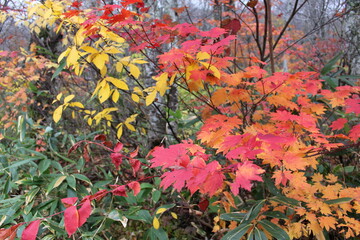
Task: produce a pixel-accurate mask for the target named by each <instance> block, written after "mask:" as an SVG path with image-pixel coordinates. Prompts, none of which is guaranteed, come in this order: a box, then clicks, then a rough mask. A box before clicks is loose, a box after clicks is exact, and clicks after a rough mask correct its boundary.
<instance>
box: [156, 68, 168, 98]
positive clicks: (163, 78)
mask: <svg viewBox="0 0 360 240" xmlns="http://www.w3.org/2000/svg"><path fill="white" fill-rule="evenodd" d="M154 79H155V80H156V81H157V82H156V88H155V89H156V90H157V91H158V92H159V93H160V95H161V96H164V94H165V92H166V90H167V89H169V87H168V86H167V79H168V73H162V74H161V75H160V76H159V77H158V78H154Z"/></svg>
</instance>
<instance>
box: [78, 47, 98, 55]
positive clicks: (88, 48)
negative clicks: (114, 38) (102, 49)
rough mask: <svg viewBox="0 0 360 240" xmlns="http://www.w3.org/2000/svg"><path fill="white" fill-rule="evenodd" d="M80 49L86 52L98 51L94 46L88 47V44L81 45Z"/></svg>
mask: <svg viewBox="0 0 360 240" xmlns="http://www.w3.org/2000/svg"><path fill="white" fill-rule="evenodd" d="M81 49H82V50H84V51H85V52H88V53H99V51H98V50H96V49H95V48H93V47H90V46H83V47H81Z"/></svg>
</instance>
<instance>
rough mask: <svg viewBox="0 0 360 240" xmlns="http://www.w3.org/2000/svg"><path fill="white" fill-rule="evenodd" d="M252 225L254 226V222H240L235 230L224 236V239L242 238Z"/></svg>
mask: <svg viewBox="0 0 360 240" xmlns="http://www.w3.org/2000/svg"><path fill="white" fill-rule="evenodd" d="M251 226H252V224H250V223H248V222H246V223H243V224H240V225H239V226H238V227H236V228H234V229H233V230H231V231H229V232H228V233H227V234H225V236H224V237H222V240H235V239H240V238H242V236H244V235H245V233H246V232H247V231H248V230H249V228H250V227H251Z"/></svg>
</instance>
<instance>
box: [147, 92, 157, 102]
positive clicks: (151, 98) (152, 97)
mask: <svg viewBox="0 0 360 240" xmlns="http://www.w3.org/2000/svg"><path fill="white" fill-rule="evenodd" d="M156 94H157V92H156V91H155V90H154V91H152V92H151V93H149V94H148V95H147V96H146V99H145V104H146V106H149V105H150V104H152V103H153V102H154V100H155V98H156Z"/></svg>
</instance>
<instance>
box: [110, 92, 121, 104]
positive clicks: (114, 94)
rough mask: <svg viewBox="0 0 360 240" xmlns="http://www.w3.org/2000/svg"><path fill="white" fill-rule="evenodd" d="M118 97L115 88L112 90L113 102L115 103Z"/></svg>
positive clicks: (118, 94)
mask: <svg viewBox="0 0 360 240" xmlns="http://www.w3.org/2000/svg"><path fill="white" fill-rule="evenodd" d="M119 98H120V93H119V91H117V90H114V92H113V94H112V100H113V102H114V103H117V101H118V100H119Z"/></svg>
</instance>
